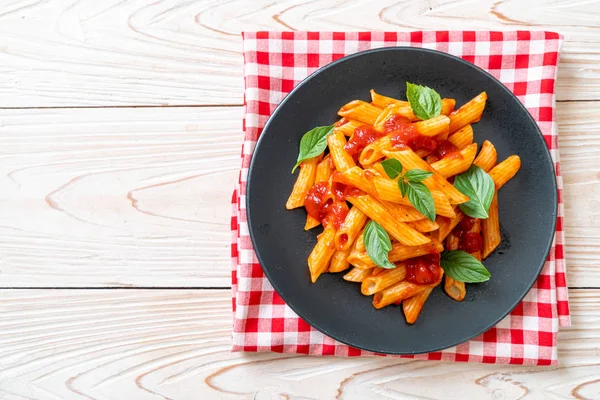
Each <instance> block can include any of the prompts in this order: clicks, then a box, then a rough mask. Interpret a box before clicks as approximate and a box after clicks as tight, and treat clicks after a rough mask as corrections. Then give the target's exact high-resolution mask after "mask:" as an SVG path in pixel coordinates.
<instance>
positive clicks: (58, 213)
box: [0, 107, 241, 287]
mask: <svg viewBox="0 0 600 400" xmlns="http://www.w3.org/2000/svg"><path fill="white" fill-rule="evenodd" d="M0 143H2V146H0V159H1V162H0V187H2V190H1V191H0V204H2V206H1V207H0V269H1V270H2V279H1V283H0V286H2V287H11V286H25V287H27V286H36V287H39V286H114V285H117V286H123V285H124V286H128V285H136V286H196V287H197V286H203V287H206V286H228V285H229V282H230V278H229V277H228V275H229V272H228V270H229V269H230V265H231V261H230V256H229V243H230V238H231V234H230V233H229V227H230V223H229V218H230V215H231V205H230V200H231V194H232V192H233V188H234V180H235V178H236V176H237V174H238V170H239V166H240V151H241V147H240V145H241V108H239V107H238V108H227V107H225V108H170V109H153V108H137V109H123V108H116V109H52V110H2V111H0Z"/></svg>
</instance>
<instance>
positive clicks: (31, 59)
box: [0, 0, 600, 107]
mask: <svg viewBox="0 0 600 400" xmlns="http://www.w3.org/2000/svg"><path fill="white" fill-rule="evenodd" d="M599 12H600V3H599V2H597V1H591V0H574V1H569V2H558V1H553V0H534V1H527V2H525V1H520V0H501V1H498V0H484V1H480V0H477V1H475V0H420V1H412V0H411V1H408V0H404V1H396V0H384V1H379V2H377V3H376V5H374V3H373V2H370V1H365V0H347V1H339V0H328V1H318V2H317V1H311V2H306V3H303V2H298V1H296V0H286V1H278V2H273V1H268V0H260V1H252V2H249V1H244V0H230V1H196V2H192V1H186V2H184V1H179V0H166V1H160V2H147V1H144V0H135V1H126V2H124V1H120V0H107V1H102V2H93V1H84V0H78V1H73V0H50V1H36V0H16V1H10V2H3V3H2V4H0V37H2V40H0V74H1V75H2V77H3V79H2V80H0V107H64V106H114V105H126V106H128V105H200V104H205V105H206V104H209V105H214V104H233V105H235V104H237V105H239V104H241V103H242V94H243V92H242V87H243V79H242V54H241V49H242V43H241V37H240V35H239V34H240V32H241V31H244V30H246V31H252V30H313V31H319V30H321V31H322V30H346V31H356V30H391V31H410V30H415V29H487V30H489V29H498V30H514V29H535V30H541V29H545V30H554V31H559V32H561V33H563V34H564V35H565V38H566V43H565V45H564V52H563V55H562V57H561V64H560V69H559V79H558V81H557V85H558V92H557V96H558V99H560V100H598V99H600V68H599V65H600V50H599V49H600V36H599V30H600V19H598V18H597V15H598V13H599Z"/></svg>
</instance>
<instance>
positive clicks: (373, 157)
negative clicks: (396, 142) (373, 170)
mask: <svg viewBox="0 0 600 400" xmlns="http://www.w3.org/2000/svg"><path fill="white" fill-rule="evenodd" d="M384 150H392V135H387V136H382V137H380V138H379V139H377V140H376V141H374V142H373V143H370V144H368V145H367V146H366V147H365V148H364V149H363V151H362V152H361V153H360V156H359V157H358V161H359V162H360V163H361V164H362V165H363V166H364V165H367V164H372V163H374V162H376V161H379V160H381V159H382V158H384V157H385V155H384V154H383V151H384Z"/></svg>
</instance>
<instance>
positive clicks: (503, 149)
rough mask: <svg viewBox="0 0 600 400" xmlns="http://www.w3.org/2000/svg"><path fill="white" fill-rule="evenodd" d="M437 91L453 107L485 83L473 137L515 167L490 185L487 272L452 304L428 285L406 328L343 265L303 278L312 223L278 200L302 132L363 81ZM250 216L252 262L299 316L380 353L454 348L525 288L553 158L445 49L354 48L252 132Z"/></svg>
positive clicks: (499, 95)
mask: <svg viewBox="0 0 600 400" xmlns="http://www.w3.org/2000/svg"><path fill="white" fill-rule="evenodd" d="M406 81H408V82H413V83H419V84H422V85H427V86H429V87H432V88H435V89H436V90H437V91H438V92H439V93H440V95H441V96H442V97H451V98H455V99H456V101H457V106H460V105H462V104H464V103H465V102H467V101H468V100H470V99H471V98H473V97H474V96H476V95H477V94H479V93H480V92H482V91H486V92H487V94H488V102H487V105H486V108H485V111H484V114H483V118H482V119H481V122H479V123H477V124H476V125H474V131H475V141H476V142H478V143H479V145H481V144H482V143H483V141H484V140H485V139H489V140H490V141H492V142H493V143H494V145H495V146H496V149H497V150H498V160H499V161H500V160H504V159H505V158H506V157H508V156H509V155H511V154H518V155H519V156H520V157H521V161H522V166H521V170H520V171H519V173H518V174H517V175H516V176H515V177H514V178H513V179H512V180H511V181H510V182H509V183H507V184H506V185H505V186H504V187H503V188H502V190H500V192H499V204H500V222H501V225H502V231H503V236H504V237H503V241H502V244H501V245H500V246H499V248H498V249H497V250H496V251H495V252H494V254H492V255H491V256H490V257H489V258H488V259H487V260H486V261H485V265H486V267H487V268H488V269H489V271H490V272H491V274H492V278H491V279H490V280H489V281H488V282H486V283H481V284H472V285H471V284H470V285H468V288H467V297H466V298H465V300H464V301H463V302H461V303H459V302H456V301H454V300H452V299H450V298H449V297H448V296H446V294H445V293H444V292H443V289H442V288H436V290H434V292H433V293H432V295H431V296H430V298H429V299H428V300H427V303H426V304H425V307H424V309H423V311H422V314H421V316H420V317H419V319H418V321H417V322H416V323H415V324H414V325H412V326H411V325H408V324H407V323H406V322H405V320H404V315H403V313H402V309H401V307H398V306H393V305H392V306H388V307H386V308H384V309H381V310H376V309H375V308H373V305H372V303H371V301H372V297H366V296H363V295H362V294H361V293H360V285H359V284H357V283H350V282H346V281H344V280H343V279H342V276H343V273H339V274H323V275H321V277H320V278H319V279H318V281H317V282H316V283H315V284H311V283H310V279H309V272H308V266H307V264H306V259H307V257H308V255H309V254H310V251H311V249H312V248H313V246H314V245H315V243H316V241H317V239H316V237H317V234H318V233H320V232H321V229H320V228H319V229H314V230H312V231H309V232H305V231H304V223H305V218H306V212H305V211H304V209H303V208H301V209H296V210H293V211H287V210H286V209H285V202H286V200H287V198H288V196H289V194H290V191H291V190H292V186H293V185H294V181H295V179H296V177H297V173H296V174H295V175H292V174H291V173H290V171H291V169H292V167H293V166H294V163H295V160H296V158H297V155H298V146H299V142H300V138H301V137H302V135H303V134H304V133H305V132H307V131H308V130H310V129H312V128H313V127H315V126H318V125H330V124H332V123H333V122H335V121H336V119H337V118H338V117H337V116H336V113H337V110H338V109H339V108H340V107H341V106H342V105H343V104H345V103H347V102H349V101H351V100H354V99H363V100H365V101H370V96H369V90H370V89H375V90H376V91H377V92H379V93H382V94H384V95H388V96H393V97H400V98H404V95H403V94H404V93H405V92H406V86H405V82H406ZM247 208H248V225H249V227H250V235H251V237H252V242H253V244H254V248H255V250H256V254H257V256H258V259H259V261H260V263H261V265H262V267H263V270H264V272H265V274H266V276H267V277H268V278H269V280H270V281H271V284H272V285H273V287H274V288H275V290H276V291H277V293H279V294H280V295H281V297H282V298H283V300H284V301H285V302H286V303H287V304H288V305H289V306H290V307H291V308H292V309H293V310H294V311H295V312H296V313H297V314H298V315H299V316H300V317H301V318H303V319H304V320H306V322H308V323H309V324H310V325H312V326H313V327H315V328H316V329H318V330H320V331H321V332H323V333H324V334H326V335H328V336H330V337H332V338H334V339H337V340H339V341H340V342H343V343H346V344H349V345H352V346H355V347H358V348H361V349H365V350H370V351H374V352H378V353H391V354H415V353H424V352H430V351H436V350H440V349H444V348H447V347H451V346H454V345H456V344H459V343H461V342H464V341H466V340H468V339H470V338H472V337H474V336H477V335H479V334H480V333H483V332H484V331H486V330H487V329H489V328H491V327H492V326H494V325H495V324H496V323H498V322H499V321H500V320H501V319H502V318H503V317H505V316H506V315H507V314H508V313H509V312H510V311H511V310H512V309H513V308H514V307H515V306H516V305H517V304H518V303H519V301H520V300H521V299H522V298H523V297H524V296H525V294H526V293H527V292H528V291H529V289H530V288H531V286H532V285H533V283H534V282H535V280H536V278H537V276H538V274H539V273H540V271H541V269H542V267H543V265H544V261H545V260H546V256H547V254H548V251H549V249H550V245H551V242H552V238H553V236H554V229H555V224H556V209H557V191H556V180H555V176H554V167H553V163H552V160H551V158H550V154H549V152H548V148H547V147H546V145H545V144H544V139H543V138H542V135H541V133H540V131H539V129H538V127H537V125H536V123H535V121H534V120H533V119H532V117H531V116H530V114H529V113H528V112H527V110H526V109H525V107H523V105H522V104H521V103H520V102H519V101H518V100H517V98H516V97H515V96H514V95H513V94H512V93H511V92H510V91H509V90H508V89H507V88H506V87H505V86H503V85H502V84H501V83H500V82H498V81H497V80H496V79H495V78H493V77H492V76H491V75H489V74H488V73H487V72H485V71H483V70H481V69H480V68H478V67H476V66H474V65H472V64H470V63H468V62H466V61H463V60H461V59H459V58H456V57H454V56H450V55H448V54H445V53H440V52H437V51H432V50H424V49H416V48H409V47H399V48H386V49H378V50H371V51H366V52H363V53H358V54H355V55H352V56H349V57H346V58H343V59H341V60H338V61H336V62H334V63H332V64H329V65H328V66H326V67H324V68H322V69H320V70H319V71H317V72H316V73H314V74H313V75H311V76H310V77H308V78H307V79H305V80H304V81H303V82H302V83H300V85H298V87H296V88H295V89H294V90H293V91H292V93H290V94H289V95H288V96H287V97H286V98H285V99H284V100H283V102H282V103H281V104H280V105H279V107H278V108H277V109H276V110H275V112H274V113H273V115H272V116H271V118H270V119H269V121H268V122H267V124H266V126H265V129H264V131H263V133H262V135H261V137H260V139H259V141H258V144H257V146H256V149H255V151H254V157H253V160H252V163H251V165H250V171H249V176H248V187H247Z"/></svg>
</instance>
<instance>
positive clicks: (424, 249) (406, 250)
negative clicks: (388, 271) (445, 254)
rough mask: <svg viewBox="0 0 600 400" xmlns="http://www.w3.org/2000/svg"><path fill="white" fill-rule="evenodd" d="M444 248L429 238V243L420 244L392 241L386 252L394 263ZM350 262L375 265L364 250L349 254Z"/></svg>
mask: <svg viewBox="0 0 600 400" xmlns="http://www.w3.org/2000/svg"><path fill="white" fill-rule="evenodd" d="M443 250H444V246H442V244H441V243H440V242H438V241H437V240H435V239H433V240H431V243H427V244H423V245H420V246H405V245H403V244H400V243H397V242H396V243H392V249H391V250H390V252H389V253H388V260H390V262H392V263H395V262H398V261H404V260H408V259H409V258H415V257H421V256H425V255H428V254H434V253H441V252H442V251H443ZM348 261H349V262H350V264H352V265H354V266H355V267H356V268H360V269H369V268H373V267H374V266H375V263H374V262H373V260H371V257H369V254H367V252H366V251H363V252H361V253H355V254H350V256H349V257H348Z"/></svg>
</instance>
